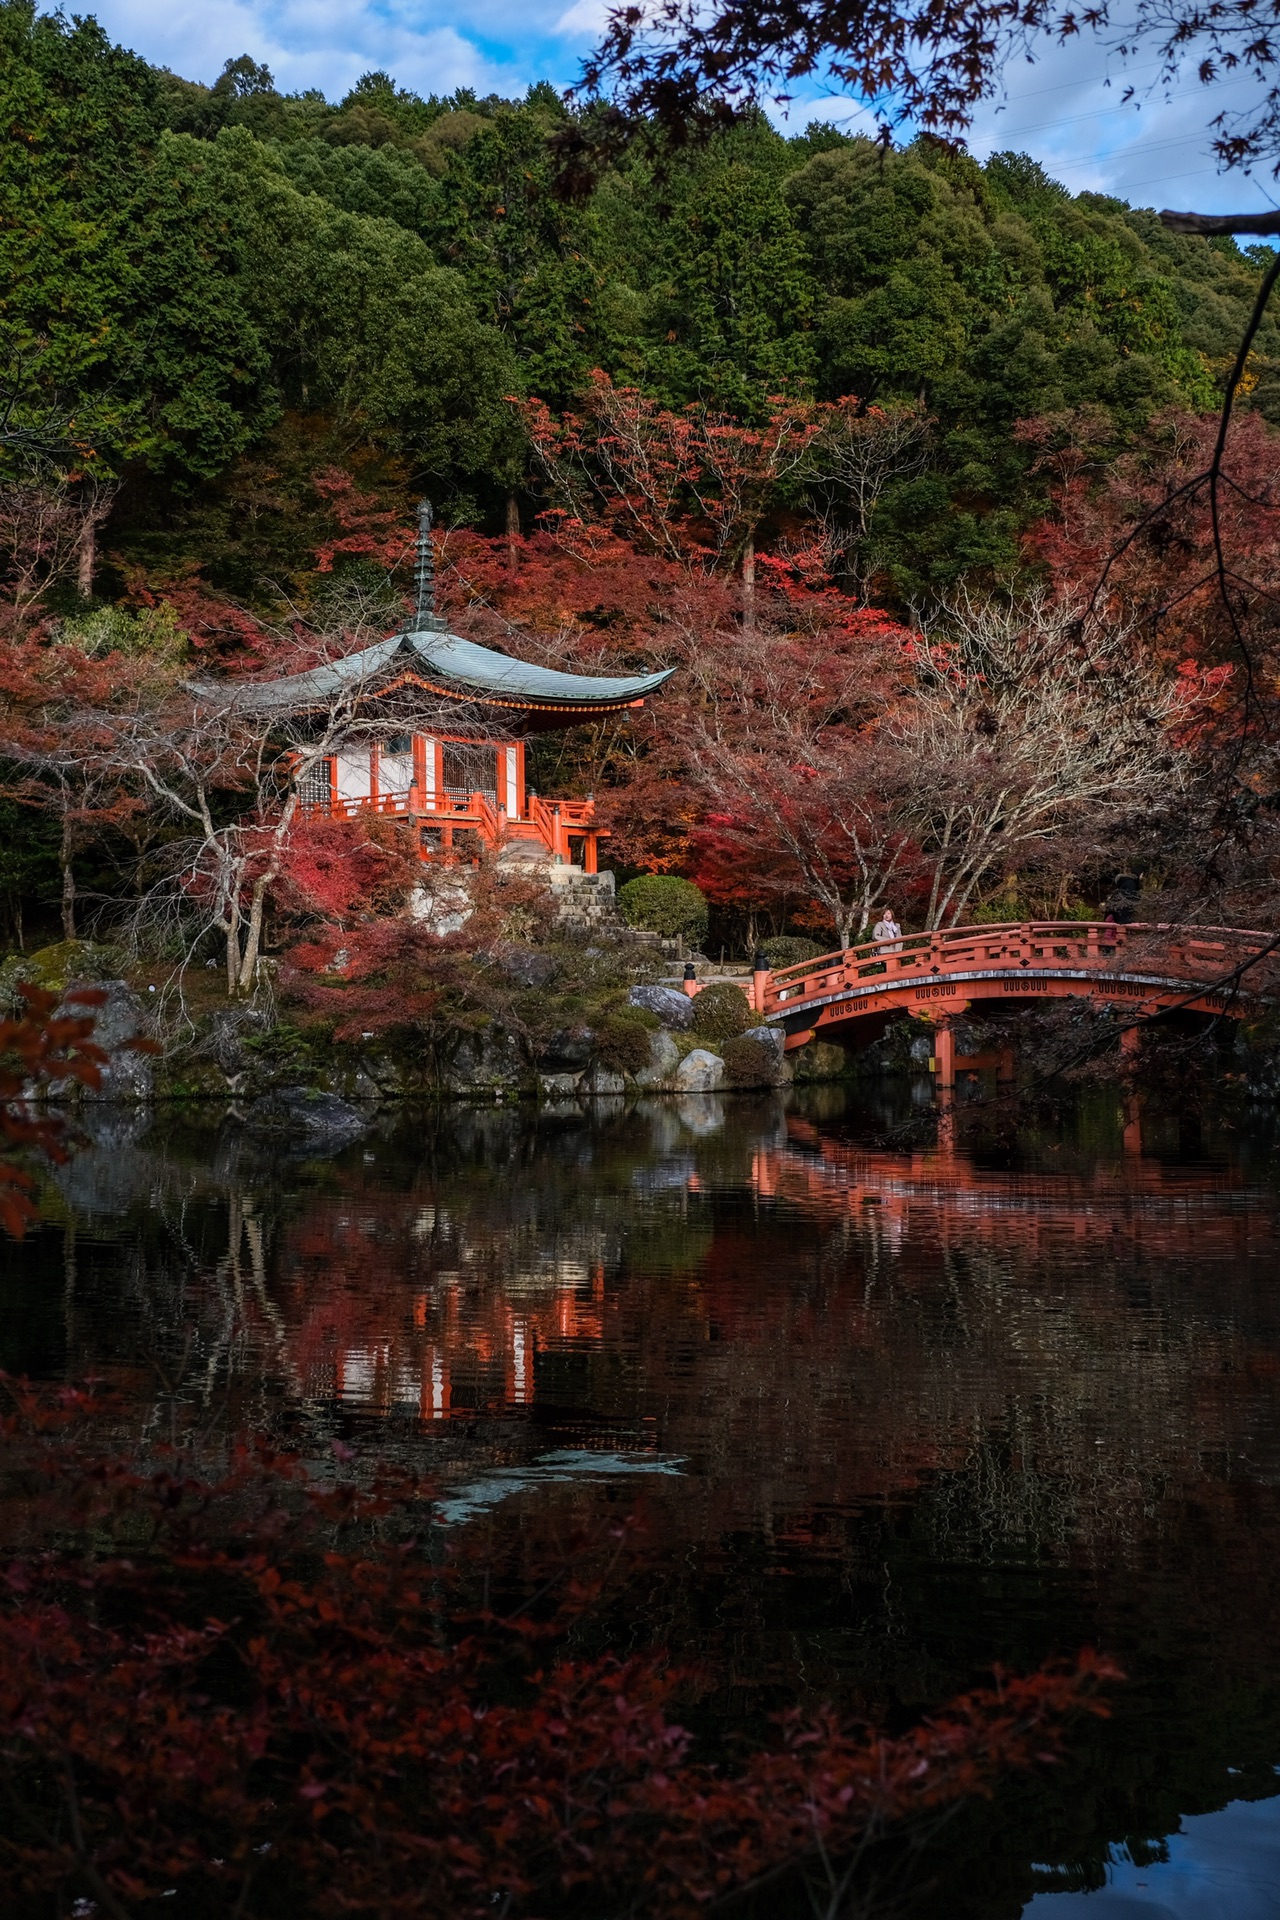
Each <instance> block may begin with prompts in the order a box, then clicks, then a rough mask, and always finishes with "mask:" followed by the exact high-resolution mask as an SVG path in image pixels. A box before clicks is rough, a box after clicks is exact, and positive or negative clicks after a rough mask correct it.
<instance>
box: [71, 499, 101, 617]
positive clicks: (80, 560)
mask: <svg viewBox="0 0 1280 1920" xmlns="http://www.w3.org/2000/svg"><path fill="white" fill-rule="evenodd" d="M97 560H98V516H97V513H96V512H95V511H92V510H91V511H90V512H88V513H87V514H86V515H85V517H84V525H83V526H82V527H81V529H80V551H79V554H78V556H77V560H76V591H77V593H78V594H79V595H80V598H81V599H82V600H92V598H93V572H94V568H95V566H96V565H97Z"/></svg>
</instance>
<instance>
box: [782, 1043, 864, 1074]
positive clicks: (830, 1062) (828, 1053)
mask: <svg viewBox="0 0 1280 1920" xmlns="http://www.w3.org/2000/svg"><path fill="white" fill-rule="evenodd" d="M791 1071H792V1074H793V1076H794V1078H795V1079H797V1080H843V1079H845V1078H846V1077H847V1076H848V1075H849V1074H850V1073H852V1072H854V1071H855V1067H854V1056H853V1055H852V1054H851V1053H848V1052H847V1051H846V1050H845V1048H844V1047H836V1046H833V1045H832V1044H831V1042H830V1041H829V1040H810V1042H809V1044H808V1046H805V1047H801V1048H799V1049H798V1051H797V1052H795V1053H793V1054H792V1056H791Z"/></svg>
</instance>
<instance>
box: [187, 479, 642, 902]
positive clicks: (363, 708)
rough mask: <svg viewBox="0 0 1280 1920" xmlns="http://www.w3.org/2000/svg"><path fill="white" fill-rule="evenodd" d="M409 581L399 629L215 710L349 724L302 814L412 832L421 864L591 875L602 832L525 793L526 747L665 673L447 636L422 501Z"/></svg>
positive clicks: (317, 774)
mask: <svg viewBox="0 0 1280 1920" xmlns="http://www.w3.org/2000/svg"><path fill="white" fill-rule="evenodd" d="M415 578H416V586H417V612H416V618H415V620H414V623H413V625H412V627H411V628H410V629H408V630H407V631H405V632H403V633H397V634H393V635H392V636H391V638H390V639H387V640H380V641H379V642H378V643H377V644H376V645H375V646H372V647H365V648H363V649H362V650H361V651H360V652H358V653H350V654H345V655H343V656H342V658H340V659H337V660H333V661H329V662H327V663H326V664H325V665H323V666H318V667H313V668H311V669H310V670H308V671H307V672H304V673H295V674H289V675H285V676H283V677H281V678H278V679H276V680H271V681H256V682H254V683H253V684H252V685H247V684H245V683H243V682H241V683H239V685H238V686H236V687H234V688H232V687H230V686H226V685H224V686H223V687H222V688H220V689H219V693H220V696H221V698H222V700H223V702H224V703H225V702H228V701H230V702H232V703H234V705H235V706H236V707H237V708H238V709H240V710H241V711H243V710H245V709H251V710H253V711H254V712H257V713H262V714H264V715H265V714H270V713H272V712H278V713H279V714H280V715H281V716H282V717H283V716H284V715H285V714H288V715H290V716H291V717H292V718H294V719H295V721H297V720H304V721H305V716H306V715H308V714H309V713H311V714H315V715H316V716H317V718H319V717H320V716H324V717H325V718H326V719H327V720H328V721H329V722H330V724H332V718H333V716H334V715H335V714H349V715H350V721H351V724H350V730H349V733H348V735H347V736H346V737H345V738H341V739H340V740H339V742H338V744H337V746H336V749H335V751H334V752H332V753H331V754H327V755H326V756H324V757H323V758H320V759H316V760H314V761H313V762H312V763H311V764H310V765H309V766H308V767H307V768H306V771H305V773H304V775H303V777H302V780H301V784H300V789H299V792H300V799H301V803H302V807H303V809H304V811H305V812H306V813H307V814H309V815H315V814H325V815H329V816H331V817H333V818H336V819H349V818H353V817H355V816H358V815H359V814H362V813H383V814H397V815H401V816H404V817H406V818H408V819H410V820H412V821H413V822H414V823H415V824H416V826H417V828H418V832H419V846H420V850H421V853H422V857H423V859H425V860H444V861H446V862H452V861H457V860H466V859H474V858H475V857H476V855H477V854H478V852H479V851H480V850H481V849H487V850H491V851H494V852H499V851H501V852H506V853H509V854H517V855H518V854H520V853H525V854H527V855H528V856H530V857H533V858H535V859H544V860H546V861H547V862H548V863H549V864H551V865H554V866H560V865H568V864H572V865H578V866H580V867H581V869H582V871H583V872H585V873H595V872H596V871H597V869H598V843H599V840H600V839H601V837H603V835H604V834H605V833H606V832H607V829H604V828H601V827H599V826H597V825H596V818H595V804H594V801H592V800H590V799H587V800H568V799H559V800H558V799H551V798H548V797H547V796H545V795H542V794H535V793H533V792H532V791H531V790H530V789H529V786H528V784H527V781H526V778H525V742H526V740H527V738H528V736H529V735H530V734H532V733H541V732H547V731H550V730H552V729H558V728H561V727H571V726H577V725H580V724H581V723H583V722H584V721H589V720H598V719H600V718H601V717H602V716H603V715H606V714H616V713H624V712H626V711H627V710H628V709H630V708H636V707H641V706H643V705H644V702H645V699H646V698H647V696H648V695H649V694H651V693H653V692H655V691H656V690H657V688H659V687H660V686H661V685H662V684H663V682H664V681H666V680H667V679H669V678H670V676H671V673H672V672H673V671H674V669H673V668H668V669H667V670H666V672H663V673H651V674H646V675H644V676H642V677H639V678H629V679H618V678H601V677H596V676H593V675H587V674H576V673H559V672H556V671H554V670H553V669H551V668H548V667H538V666H533V665H531V664H529V663H528V662H527V661H523V660H515V659H512V658H511V657H510V656H508V655H507V654H502V653H495V652H494V651H493V650H492V649H491V648H489V647H481V646H477V645H476V644H475V642H473V641H470V640H463V639H460V638H459V637H458V636H457V635H456V634H451V633H450V632H449V631H448V628H447V625H446V623H445V621H444V620H443V619H442V618H441V617H440V616H439V615H438V614H437V613H436V612H435V583H434V568H433V561H432V552H431V508H430V505H429V503H428V502H426V501H423V503H422V505H421V507H420V508H419V513H418V558H417V569H416V576H415ZM206 691H209V690H207V689H206ZM423 709H429V710H430V714H431V718H430V720H429V721H428V720H426V719H424V717H423ZM384 723H385V725H384Z"/></svg>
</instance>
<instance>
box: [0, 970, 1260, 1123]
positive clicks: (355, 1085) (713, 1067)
mask: <svg viewBox="0 0 1280 1920" xmlns="http://www.w3.org/2000/svg"><path fill="white" fill-rule="evenodd" d="M75 944H76V947H77V949H79V951H77V952H74V953H73V952H71V950H70V946H69V945H68V947H66V948H60V949H46V950H44V953H43V954H37V955H34V956H32V958H31V961H29V962H28V961H27V960H26V959H25V957H23V959H22V961H21V962H20V963H19V964H20V971H18V970H17V969H16V968H15V963H14V961H12V960H11V961H10V962H7V963H5V967H4V971H5V972H8V973H11V974H12V973H15V972H16V977H17V978H34V979H36V980H37V981H38V982H39V983H41V984H48V985H50V986H53V987H56V988H57V989H59V990H62V991H66V992H68V993H70V992H72V991H74V987H75V985H76V984H83V985H86V986H92V987H93V989H94V990H95V992H97V993H98V994H100V995H101V996H102V1001H101V1004H100V1006H98V1007H97V1009H96V1011H95V1038H96V1039H97V1040H98V1041H99V1043H100V1044H101V1045H102V1046H103V1047H104V1048H105V1049H106V1050H107V1052H108V1054H109V1056H110V1058H109V1064H108V1065H107V1067H106V1069H105V1070H104V1072H103V1075H102V1083H101V1085H100V1087H99V1088H97V1089H96V1090H88V1089H85V1088H82V1087H80V1086H79V1085H77V1084H73V1083H69V1084H67V1085H55V1086H52V1087H50V1088H49V1090H48V1094H47V1097H48V1098H49V1099H50V1100H51V1101H53V1102H56V1103H57V1104H59V1105H64V1106H68V1107H76V1106H81V1105H85V1104H93V1103H96V1102H104V1103H108V1102H109V1103H111V1104H113V1105H115V1106H123V1107H127V1106H130V1105H134V1106H152V1105H158V1104H167V1103H181V1104H187V1103H194V1104H210V1105H216V1106H219V1107H222V1108H224V1109H225V1108H230V1109H232V1110H234V1112H235V1114H236V1115H237V1117H238V1118H240V1119H241V1120H242V1121H244V1122H245V1123H246V1124H248V1125H249V1126H251V1127H253V1128H259V1129H261V1130H263V1131H265V1132H269V1133H289V1132H297V1133H300V1134H302V1135H304V1136H305V1135H308V1134H315V1135H317V1136H323V1137H325V1138H327V1139H332V1138H334V1137H336V1136H341V1135H343V1134H344V1133H346V1134H350V1135H351V1137H355V1135H357V1134H358V1133H359V1132H360V1131H361V1130H362V1129H363V1127H364V1126H365V1125H366V1124H367V1117H368V1114H369V1113H370V1111H371V1109H374V1108H377V1107H381V1106H386V1105H393V1104H395V1103H398V1102H402V1101H406V1102H408V1101H413V1102H422V1101H427V1102H437V1101H439V1102H445V1101H459V1102H483V1103H502V1102H507V1101H519V1102H534V1103H537V1104H538V1105H539V1106H540V1107H543V1108H551V1109H555V1108H559V1109H560V1110H561V1111H564V1110H566V1109H567V1108H568V1107H569V1106H572V1105H573V1104H575V1103H577V1104H580V1103H582V1102H584V1101H589V1100H599V1099H624V1098H627V1097H636V1096H655V1095H658V1096H661V1095H669V1096H674V1097H676V1098H687V1097H689V1096H702V1095H719V1094H728V1093H734V1092H759V1091H762V1090H772V1089H780V1088H785V1087H788V1086H791V1085H793V1084H806V1083H814V1082H830V1081H838V1080H845V1079H850V1078H878V1077H879V1076H880V1075H882V1074H884V1073H894V1072H907V1073H915V1074H916V1075H919V1074H921V1073H922V1071H926V1070H927V1064H926V1063H927V1058H928V1054H929V1051H930V1045H931V1042H930V1039H929V1037H928V1034H927V1032H926V1031H925V1030H924V1029H923V1028H920V1027H918V1026H916V1023H914V1022H913V1023H907V1024H903V1025H901V1026H900V1027H898V1028H895V1029H894V1030H892V1031H891V1032H890V1033H889V1034H888V1035H886V1036H885V1038H884V1039H883V1040H881V1041H880V1042H878V1043H876V1044H874V1045H873V1046H871V1047H869V1048H867V1049H865V1050H864V1051H862V1052H860V1053H856V1054H855V1053H853V1052H851V1051H849V1050H847V1049H845V1048H843V1047H839V1046H834V1045H829V1044H823V1043H821V1042H811V1043H810V1044H809V1045H808V1046H806V1047H804V1048H802V1049H800V1050H799V1051H797V1052H794V1053H791V1054H788V1053H786V1051H785V1043H784V1037H783V1034H782V1032H781V1030H780V1029H779V1028H777V1027H774V1026H770V1025H768V1024H766V1023H763V1022H758V1021H756V1022H754V1023H753V1024H746V1023H745V1021H746V1020H750V1019H751V1018H752V1017H751V1016H750V1015H745V1019H744V1010H745V996H741V997H739V996H740V995H741V989H740V987H739V986H738V985H737V984H736V981H735V980H734V979H733V978H731V977H726V976H725V975H724V974H723V973H721V975H720V977H719V978H715V977H713V978H712V979H711V980H710V982H709V983H706V984H710V986H711V987H712V989H713V991H714V992H719V993H720V994H721V995H722V996H724V998H723V999H722V1000H721V1003H720V1004H721V1006H724V1005H725V1003H726V1000H727V1003H728V1005H729V1006H730V1008H732V1009H736V1012H737V1017H736V1020H735V1021H734V1022H733V1023H731V1024H733V1026H734V1027H735V1030H734V1031H732V1032H730V1033H728V1034H723V1035H717V1034H716V1033H715V1032H714V1030H712V1031H710V1032H709V1031H708V1026H709V1025H711V1026H712V1027H714V1023H708V1021H707V1020H706V1019H705V1018H703V1017H701V1015H700V1014H699V1012H698V1002H697V998H696V997H691V996H690V995H689V994H688V993H686V992H685V991H684V990H683V988H682V986H681V985H680V984H677V983H675V982H673V981H672V980H671V979H669V978H668V979H666V980H663V979H655V978H654V977H653V975H654V974H655V973H658V972H660V971H661V967H660V965H659V964H655V962H654V958H653V956H652V953H651V952H650V954H649V955H648V957H647V960H641V959H640V956H638V955H636V954H632V953H629V952H627V953H623V952H619V953H618V954H616V955H610V956H607V957H606V967H607V969H608V970H609V971H610V974H611V977H610V980H609V983H608V990H607V991H605V990H599V991H597V993H596V995H595V998H594V1001H592V1000H591V998H590V996H588V997H587V998H586V999H585V1000H584V999H583V998H582V997H581V996H580V997H579V999H578V1000H577V1001H570V1000H563V999H562V1000H561V1001H557V1000H556V999H555V997H554V996H555V985H554V980H553V976H552V972H551V969H552V968H553V967H554V966H555V965H556V964H558V963H557V962H556V961H555V959H554V958H553V957H552V956H551V955H548V954H546V953H543V952H536V951H534V950H523V949H521V950H513V951H512V952H511V953H509V954H507V955H505V956H503V959H502V964H503V965H504V966H505V967H506V969H507V971H508V973H511V974H514V975H515V976H516V979H517V983H518V985H519V986H520V988H521V990H522V991H523V992H524V993H525V994H526V999H527V997H528V996H529V995H532V996H533V997H534V999H535V1001H537V1000H540V999H541V998H542V997H544V996H545V997H546V999H547V1003H548V1004H549V1005H550V1006H551V1008H552V1011H553V1014H554V1015H555V1018H553V1019H552V1020H551V1022H550V1024H549V1025H548V1026H547V1028H546V1030H545V1031H543V1032H542V1033H540V1034H538V1035H537V1036H531V1031H530V1026H529V1022H528V1011H529V1009H528V1005H527V1004H525V1005H524V1007H523V1009H521V1008H520V1007H519V1006H516V1007H514V1008H513V1012H512V1016H511V1017H510V1018H509V1019H508V1020H506V1021H504V1020H503V1019H502V1018H500V1017H495V1018H488V1019H486V1020H484V1021H483V1022H480V1023H475V1024H473V1025H472V1027H470V1028H467V1027H464V1026H462V1025H459V1026H457V1027H455V1028H450V1027H448V1025H447V1024H446V1025H444V1026H443V1027H442V1028H441V1030H439V1031H437V1032H436V1033H434V1034H433V1036H432V1037H431V1043H430V1044H429V1045H425V1044H424V1045H417V1046H415V1045H414V1044H413V1039H414V1036H405V1035H403V1034H401V1035H397V1034H395V1033H392V1034H387V1035H383V1036H375V1035H373V1034H367V1035H365V1036H364V1038H363V1040H358V1041H356V1042H355V1043H352V1042H350V1041H348V1042H346V1043H345V1044H341V1045H339V1044H336V1043H335V1042H334V1040H333V1038H332V1036H331V1035H328V1034H325V1033H324V1032H322V1031H318V1030H311V1031H307V1030H303V1029H300V1028H298V1027H296V1026H293V1025H291V1024H290V1022H289V1020H288V1018H287V1010H286V1017H282V1016H281V1012H280V1009H279V1007H278V1006H277V1004H276V1002H275V999H274V996H263V998H262V1000H260V1001H258V1002H249V1003H247V1004H246V1003H227V1002H221V1003H219V1002H217V1001H216V1000H214V1001H212V1002H211V1003H208V1004H206V1006H205V1009H204V1011H203V1012H196V1011H194V1010H193V1009H191V1008H186V1009H185V1010H184V1013H183V1016H182V1020H181V1022H175V1020H174V1018H173V1015H172V1009H171V1008H166V1006H165V1001H164V999H163V997H162V996H161V995H160V993H159V991H158V990H157V989H156V988H155V987H154V986H152V987H148V988H144V989H142V990H140V988H139V984H138V983H137V982H136V981H134V982H130V981H128V980H125V979H123V978H119V977H116V978H104V977H103V974H102V970H101V969H100V968H99V969H96V970H95V969H94V968H92V967H85V968H84V969H83V970H81V969H79V968H77V969H75V970H74V973H73V970H72V969H71V968H70V967H69V966H66V967H64V968H62V971H63V972H64V974H65V977H63V978H56V977H51V976H53V974H54V971H55V969H54V966H53V964H52V956H57V957H58V959H59V960H61V961H64V962H65V961H69V960H76V959H80V960H83V959H84V958H85V957H86V953H87V952H89V951H90V950H87V949H84V948H83V947H82V946H81V943H75ZM586 951H587V953H588V955H590V954H592V953H596V952H598V951H599V950H598V949H587V950H586ZM490 959H492V956H490ZM42 961H43V962H44V964H43V965H41V964H40V963H41V962H42ZM703 970H704V971H706V972H711V969H710V968H709V963H705V962H704V963H703ZM637 974H639V975H640V976H641V977H639V978H637V977H636V976H637ZM646 975H647V976H648V977H644V976H646ZM627 980H629V982H630V984H626V982H627ZM699 984H700V985H702V986H703V990H704V991H705V984H704V983H701V982H700V983H699ZM0 987H4V988H7V991H6V992H5V996H4V997H5V998H6V999H7V1000H8V1001H9V1003H10V1004H11V1005H12V1004H14V996H15V987H14V984H13V980H12V979H10V980H8V981H3V980H0ZM153 995H154V996H156V997H154V998H153V997H152V996H153ZM709 1004H710V1003H709V1002H707V1003H704V1011H705V1007H706V1006H707V1005H709ZM567 1009H576V1011H577V1015H578V1017H561V1016H562V1015H564V1014H565V1012H566V1010H567ZM619 1034H621V1044H620V1043H619ZM139 1036H142V1037H146V1038H149V1039H152V1040H154V1041H157V1042H159V1046H158V1049H157V1048H152V1049H151V1050H150V1051H141V1052H140V1051H137V1050H135V1049H132V1048H131V1047H130V1046H129V1044H128V1043H129V1042H130V1041H131V1040H133V1039H135V1038H137V1037H139ZM1233 1041H1234V1047H1233V1050H1232V1051H1231V1053H1230V1054H1229V1055H1228V1056H1224V1058H1223V1062H1222V1068H1223V1079H1224V1081H1226V1082H1233V1083H1235V1085H1236V1087H1237V1088H1238V1090H1239V1091H1240V1092H1241V1093H1243V1094H1244V1096H1245V1097H1246V1099H1248V1100H1249V1101H1251V1102H1257V1103H1259V1104H1263V1105H1268V1106H1270V1105H1274V1104H1275V1103H1277V1102H1278V1101H1280V1045H1277V1044H1276V1042H1275V1041H1274V1039H1273V1038H1272V1036H1271V1035H1270V1034H1269V1033H1268V1034H1263V1033H1260V1032H1259V1033H1256V1034H1245V1033H1243V1032H1241V1033H1237V1034H1234V1035H1233ZM975 1046H976V1042H975Z"/></svg>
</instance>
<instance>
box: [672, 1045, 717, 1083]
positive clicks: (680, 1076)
mask: <svg viewBox="0 0 1280 1920" xmlns="http://www.w3.org/2000/svg"><path fill="white" fill-rule="evenodd" d="M671 1084H672V1086H673V1087H674V1088H675V1089H676V1091H677V1093H718V1092H719V1091H720V1089H721V1087H722V1086H723V1085H724V1061H723V1060H722V1059H721V1058H720V1055H719V1054H718V1053H708V1051H707V1049H706V1048H705V1047H695V1048H694V1050H693V1052H692V1053H686V1055H685V1057H684V1059H683V1060H682V1061H681V1062H680V1065H679V1066H678V1067H677V1068H676V1070H675V1072H674V1074H672V1076H671Z"/></svg>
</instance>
